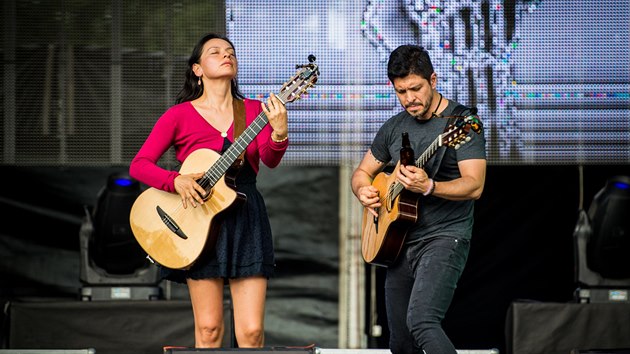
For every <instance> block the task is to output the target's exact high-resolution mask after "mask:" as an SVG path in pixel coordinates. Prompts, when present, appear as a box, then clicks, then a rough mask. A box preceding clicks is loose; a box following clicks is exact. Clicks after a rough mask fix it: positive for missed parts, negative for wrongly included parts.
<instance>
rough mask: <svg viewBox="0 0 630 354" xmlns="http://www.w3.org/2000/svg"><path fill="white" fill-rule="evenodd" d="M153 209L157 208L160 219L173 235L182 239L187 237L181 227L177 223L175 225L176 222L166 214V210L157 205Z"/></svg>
mask: <svg viewBox="0 0 630 354" xmlns="http://www.w3.org/2000/svg"><path fill="white" fill-rule="evenodd" d="M155 209H156V210H157V213H158V215H159V216H160V219H161V220H162V222H163V223H164V225H166V227H168V229H169V230H171V231H172V232H173V233H174V234H175V235H177V236H179V237H181V238H183V239H184V240H186V239H188V236H186V234H185V233H184V232H183V231H182V229H180V228H179V225H177V223H175V221H174V220H173V219H172V218H171V217H170V216H168V214H166V212H165V211H164V210H162V208H160V206H159V205H158V206H157V207H155Z"/></svg>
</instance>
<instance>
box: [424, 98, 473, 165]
mask: <svg viewBox="0 0 630 354" xmlns="http://www.w3.org/2000/svg"><path fill="white" fill-rule="evenodd" d="M466 111H469V113H470V114H477V108H475V107H473V108H468V107H466V106H464V105H461V104H460V105H458V106H456V107H455V109H453V117H451V118H449V119H448V121H446V125H444V130H446V127H448V126H450V125H451V124H453V123H455V120H457V118H458V116H462V114H463V113H464V112H466ZM446 149H447V147H446V146H441V147H440V150H439V151H438V152H437V153H436V154H435V156H433V164H432V165H431V170H430V171H431V176H430V177H431V178H434V177H435V175H436V174H437V172H438V170H439V169H440V165H441V164H442V158H443V157H444V154H445V153H446Z"/></svg>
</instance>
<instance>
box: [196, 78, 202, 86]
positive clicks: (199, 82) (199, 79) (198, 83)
mask: <svg viewBox="0 0 630 354" xmlns="http://www.w3.org/2000/svg"><path fill="white" fill-rule="evenodd" d="M197 85H199V86H201V76H199V78H198V80H197Z"/></svg>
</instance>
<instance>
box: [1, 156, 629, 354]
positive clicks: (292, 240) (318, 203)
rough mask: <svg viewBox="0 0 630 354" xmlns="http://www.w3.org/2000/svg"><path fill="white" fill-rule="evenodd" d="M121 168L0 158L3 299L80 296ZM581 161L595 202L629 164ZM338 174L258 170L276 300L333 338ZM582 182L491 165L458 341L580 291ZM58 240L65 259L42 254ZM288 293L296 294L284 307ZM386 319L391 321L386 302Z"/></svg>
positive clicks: (374, 342) (487, 340)
mask: <svg viewBox="0 0 630 354" xmlns="http://www.w3.org/2000/svg"><path fill="white" fill-rule="evenodd" d="M119 170H122V171H124V170H126V169H125V168H123V167H121V168H110V169H102V168H58V167H54V168H52V167H51V168H42V167H38V168H35V167H11V166H2V167H1V168H0V173H2V175H3V176H4V177H3V180H4V181H5V182H4V183H3V184H2V186H1V187H0V191H1V193H0V213H1V215H2V220H3V228H2V230H1V236H2V237H1V238H0V242H1V243H2V247H0V255H2V257H0V300H2V301H3V302H5V301H7V300H12V299H16V298H24V297H43V298H46V297H59V296H62V297H64V296H65V297H69V298H72V297H74V296H76V289H77V288H76V287H77V286H79V281H78V278H77V277H76V276H77V274H78V269H77V264H78V259H75V258H73V257H75V256H76V253H77V251H78V249H79V238H78V232H79V227H80V221H81V219H82V217H83V215H84V207H85V206H86V205H88V206H90V205H93V203H94V202H95V200H96V194H97V193H98V191H99V189H100V188H102V186H103V184H104V181H105V178H106V176H107V175H108V174H109V173H111V172H113V171H119ZM583 171H584V175H583V176H584V207H586V208H588V206H589V205H590V202H591V200H592V198H593V196H594V195H595V193H597V192H598V191H599V190H600V189H601V188H602V187H603V186H604V184H605V182H606V180H607V179H608V178H610V177H612V176H615V175H630V166H608V165H606V166H603V165H602V166H599V165H593V166H584V168H583ZM338 178H339V176H338V173H337V171H336V168H333V167H322V168H314V167H309V168H306V167H281V168H279V169H278V170H277V171H274V172H270V171H266V170H265V171H263V172H262V173H261V177H260V180H259V183H260V185H261V189H262V190H263V194H265V196H266V198H267V203H268V208H269V210H270V215H271V217H272V225H273V227H274V232H275V233H276V234H277V236H278V237H279V238H278V239H277V246H278V265H279V275H280V276H279V278H278V279H277V282H276V283H272V284H271V287H272V288H274V287H275V289H272V290H271V294H272V296H274V297H275V298H274V299H273V300H272V301H274V302H275V303H277V304H279V305H278V306H279V308H280V309H282V310H281V311H283V312H284V314H283V315H284V316H285V317H286V318H291V317H292V316H293V317H298V316H299V317H300V318H301V319H303V320H304V321H306V322H310V326H311V327H310V330H314V332H313V333H317V335H321V341H320V343H321V342H323V343H324V346H328V347H330V346H335V345H336V340H337V339H336V337H335V336H336V332H337V329H336V326H337V317H336V316H337V313H336V311H337V307H336V304H337V299H336V295H337V294H338V289H337V284H336V281H337V280H336V279H337V278H336V274H337V273H338V253H339V250H338V237H339V236H338V229H339V227H338V223H339V219H338V215H337V213H338V198H337V196H338V185H339V180H338ZM579 192H580V184H579V169H578V167H577V166H489V168H488V174H487V181H486V187H485V191H484V194H483V196H482V197H481V199H480V200H479V201H478V202H477V204H476V208H475V215H476V221H475V228H474V235H473V241H472V248H471V253H470V257H469V261H468V264H467V267H466V269H465V271H464V274H463V276H462V279H461V281H460V285H459V288H458V289H457V292H456V295H455V299H454V302H453V304H452V306H451V308H450V310H449V314H448V316H447V319H446V320H445V328H446V331H447V332H448V334H449V335H450V336H451V338H452V339H453V340H454V342H455V344H456V346H457V347H458V348H469V349H474V348H499V349H503V348H504V347H505V334H504V328H505V317H506V312H507V309H508V306H509V304H510V303H511V302H512V301H514V300H519V299H525V300H530V301H543V302H570V301H573V291H574V290H575V288H576V284H575V282H574V269H573V267H574V261H573V238H572V235H573V229H574V227H575V223H576V221H577V213H578V208H579V195H580V193H579ZM323 220H325V221H326V222H324V221H323ZM16 245H17V246H16ZM51 250H56V251H55V252H54V253H55V257H58V258H60V260H59V261H57V262H48V263H47V262H46V259H47V257H52V253H53V252H52V251H51ZM11 252H12V253H11ZM7 253H8V254H7ZM38 259H39V261H38ZM20 260H22V261H23V262H20ZM50 265H54V266H53V267H51V266H50ZM54 267H58V268H57V269H55V268H54ZM75 271H76V272H75ZM35 273H37V274H35ZM378 273H379V274H380V275H382V270H379V272H378ZM284 276H286V278H283V277H284ZM283 279H285V280H283ZM300 279H306V280H307V281H305V282H302V283H301V282H300V281H301V280H300ZM322 279H323V280H322ZM380 279H381V278H380V277H379V278H377V281H380ZM289 285H291V286H293V288H291V287H290V286H289ZM301 287H304V288H305V289H306V287H308V291H307V290H304V291H299V288H301ZM296 288H297V289H296ZM273 291H276V292H275V293H274V292H273ZM379 296H380V294H379ZM283 297H284V299H296V300H295V301H297V302H298V303H297V304H296V305H291V306H289V305H288V304H289V302H287V301H285V300H283ZM381 301H382V298H379V309H382V306H381V304H380V302H381ZM300 303H301V304H303V306H300V305H299V304H300ZM294 304H295V303H294ZM322 304H323V305H322ZM283 306H284V307H283ZM310 310H312V312H311V313H308V314H305V313H299V314H298V312H300V311H302V312H303V311H310ZM379 318H380V321H379V322H380V324H381V325H383V326H386V322H385V315H384V313H381V314H380V315H379ZM5 325H6V323H5ZM4 330H6V328H4ZM282 330H283V331H285V332H284V333H283V334H281V335H278V336H276V337H273V338H275V339H274V340H276V341H278V343H274V344H287V343H286V342H284V343H283V341H284V340H285V338H300V335H299V334H297V335H295V333H293V334H292V331H304V327H300V326H296V325H294V324H291V325H288V324H287V325H286V326H284V327H283V329H282ZM284 335H287V336H289V337H283V336H284ZM291 335H293V337H290V336H291ZM315 336H316V335H315ZM312 337H313V336H310V335H309V338H310V339H317V338H312ZM386 338H387V328H385V333H384V336H382V337H379V338H370V345H371V346H373V347H386ZM314 341H315V340H314ZM291 344H308V343H304V342H301V343H295V342H292V343H291ZM502 352H503V351H502Z"/></svg>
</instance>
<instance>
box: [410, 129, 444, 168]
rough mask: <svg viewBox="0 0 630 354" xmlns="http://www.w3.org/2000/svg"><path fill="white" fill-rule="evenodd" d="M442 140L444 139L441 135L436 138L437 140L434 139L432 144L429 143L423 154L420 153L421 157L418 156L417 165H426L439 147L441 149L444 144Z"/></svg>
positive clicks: (421, 166)
mask: <svg viewBox="0 0 630 354" xmlns="http://www.w3.org/2000/svg"><path fill="white" fill-rule="evenodd" d="M441 141H442V136H441V135H440V136H438V137H437V138H435V140H433V142H432V143H431V145H429V147H428V148H427V149H426V150H424V152H423V153H422V155H420V157H418V159H417V160H416V167H420V168H423V167H424V165H425V164H426V163H427V161H429V159H430V158H431V157H432V156H433V155H434V154H435V152H436V151H437V149H439V148H440V146H442V144H440V142H441Z"/></svg>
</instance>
